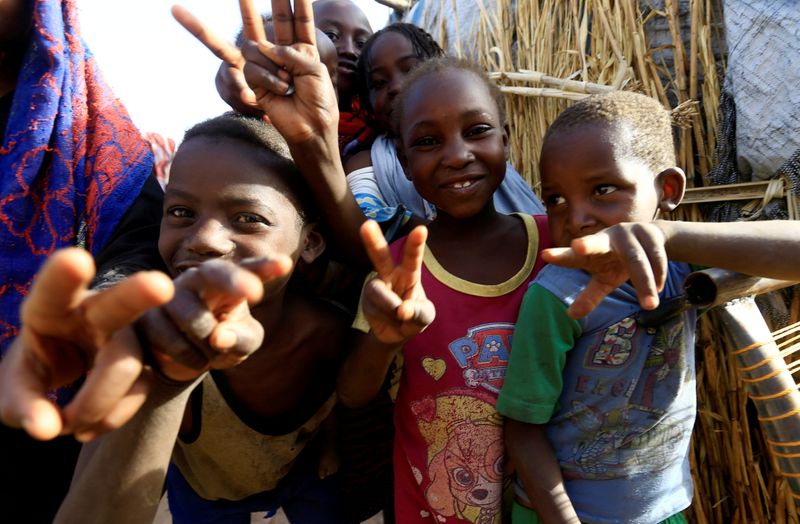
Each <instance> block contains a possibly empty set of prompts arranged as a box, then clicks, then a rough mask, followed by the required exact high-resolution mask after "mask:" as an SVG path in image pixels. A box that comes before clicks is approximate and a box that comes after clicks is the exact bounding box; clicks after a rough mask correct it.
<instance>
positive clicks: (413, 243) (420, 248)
mask: <svg viewBox="0 0 800 524" xmlns="http://www.w3.org/2000/svg"><path fill="white" fill-rule="evenodd" d="M427 238H428V228H426V227H425V226H417V227H415V228H414V230H413V231H411V233H409V235H408V239H407V240H406V245H405V247H404V249H403V260H402V262H401V263H400V266H401V267H402V268H403V270H404V271H406V272H408V273H409V274H413V275H417V276H418V275H419V273H420V270H421V269H422V257H423V255H424V254H425V240H427ZM417 280H419V279H418V278H417Z"/></svg>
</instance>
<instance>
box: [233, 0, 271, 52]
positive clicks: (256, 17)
mask: <svg viewBox="0 0 800 524" xmlns="http://www.w3.org/2000/svg"><path fill="white" fill-rule="evenodd" d="M239 9H240V11H241V12H242V29H243V30H244V36H245V38H247V39H248V40H254V41H256V42H261V41H265V40H266V39H267V35H266V34H265V33H264V21H263V20H262V18H261V13H259V12H258V9H256V6H255V4H253V0H239Z"/></svg>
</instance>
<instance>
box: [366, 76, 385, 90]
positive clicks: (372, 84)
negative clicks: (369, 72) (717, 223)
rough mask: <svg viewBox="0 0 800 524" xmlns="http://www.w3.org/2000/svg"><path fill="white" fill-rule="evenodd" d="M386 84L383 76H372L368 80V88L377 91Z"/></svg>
mask: <svg viewBox="0 0 800 524" xmlns="http://www.w3.org/2000/svg"><path fill="white" fill-rule="evenodd" d="M384 86H386V80H384V79H383V78H372V79H370V81H369V88H370V89H372V90H373V91H379V90H381V89H383V88H384Z"/></svg>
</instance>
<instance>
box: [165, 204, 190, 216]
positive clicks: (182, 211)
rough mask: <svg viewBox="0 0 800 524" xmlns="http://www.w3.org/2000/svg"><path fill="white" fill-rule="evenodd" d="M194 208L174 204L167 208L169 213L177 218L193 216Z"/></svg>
mask: <svg viewBox="0 0 800 524" xmlns="http://www.w3.org/2000/svg"><path fill="white" fill-rule="evenodd" d="M193 214H194V213H192V210H191V209H189V208H188V207H183V206H172V207H170V208H168V209H167V215H169V216H172V217H175V218H192V215H193Z"/></svg>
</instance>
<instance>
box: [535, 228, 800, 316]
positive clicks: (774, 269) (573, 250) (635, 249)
mask: <svg viewBox="0 0 800 524" xmlns="http://www.w3.org/2000/svg"><path fill="white" fill-rule="evenodd" d="M542 256H543V259H544V260H546V261H547V262H550V263H554V264H559V265H563V266H566V267H574V268H582V269H585V270H587V271H589V272H591V273H593V274H594V276H593V279H592V281H591V282H590V283H589V285H588V286H587V287H586V290H585V291H584V292H583V293H582V294H581V295H580V296H579V297H578V298H577V299H576V300H575V302H574V303H573V305H572V306H571V307H570V309H569V313H570V316H572V317H573V318H580V317H581V316H584V315H586V314H587V313H588V312H589V311H591V310H592V309H594V307H596V306H597V304H599V303H600V301H601V300H602V299H603V298H604V297H605V296H606V295H607V294H608V293H610V292H611V290H613V289H614V288H616V287H617V286H619V285H621V284H622V283H623V282H625V281H626V280H629V279H630V280H631V282H632V283H633V285H634V287H635V288H636V290H637V294H638V295H639V301H640V303H641V304H642V307H644V308H645V309H654V308H655V307H657V306H658V291H659V290H661V289H662V288H663V286H664V282H665V280H666V274H667V260H668V259H669V260H677V261H682V262H690V263H693V264H698V265H702V266H708V267H719V268H722V269H730V270H732V271H738V272H740V273H746V274H749V275H755V276H762V277H769V278H776V279H782V280H800V264H797V260H798V259H800V222H798V221H795V220H773V221H763V222H719V223H718V222H678V221H667V220H656V221H654V222H647V223H625V224H617V225H615V226H612V227H610V228H608V229H605V230H603V231H601V232H599V233H596V234H594V235H589V236H586V237H582V238H578V239H575V240H573V241H572V245H571V246H570V247H569V248H554V249H548V250H545V251H544V252H543V253H542Z"/></svg>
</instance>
